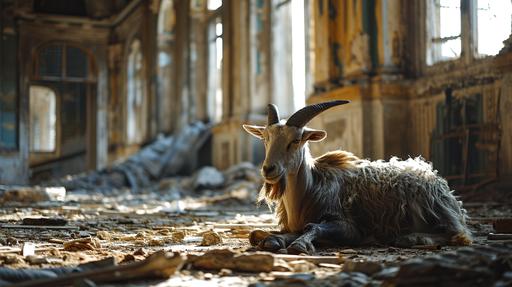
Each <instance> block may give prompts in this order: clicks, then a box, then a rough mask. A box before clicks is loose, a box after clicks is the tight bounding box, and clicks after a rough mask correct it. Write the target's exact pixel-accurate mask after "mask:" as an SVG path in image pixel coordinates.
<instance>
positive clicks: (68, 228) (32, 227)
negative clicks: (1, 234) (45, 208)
mask: <svg viewBox="0 0 512 287" xmlns="http://www.w3.org/2000/svg"><path fill="white" fill-rule="evenodd" d="M0 227H1V228H15V229H16V228H19V229H61V230H78V229H79V228H78V226H74V225H68V226H50V225H21V224H2V225H0Z"/></svg>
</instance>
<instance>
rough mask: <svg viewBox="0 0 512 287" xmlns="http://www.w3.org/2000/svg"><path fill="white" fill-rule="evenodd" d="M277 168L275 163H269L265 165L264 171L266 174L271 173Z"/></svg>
mask: <svg viewBox="0 0 512 287" xmlns="http://www.w3.org/2000/svg"><path fill="white" fill-rule="evenodd" d="M275 169H276V165H275V164H269V165H264V166H263V173H265V174H271V173H272V172H273V171H274V170H275Z"/></svg>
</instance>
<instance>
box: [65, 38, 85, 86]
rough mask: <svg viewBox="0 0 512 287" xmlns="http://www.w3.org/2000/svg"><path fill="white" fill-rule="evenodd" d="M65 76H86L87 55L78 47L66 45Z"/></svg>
mask: <svg viewBox="0 0 512 287" xmlns="http://www.w3.org/2000/svg"><path fill="white" fill-rule="evenodd" d="M66 76H67V77H71V78H81V79H85V78H87V55H86V54H85V53H84V52H83V51H82V49H80V48H75V47H69V46H67V47H66Z"/></svg>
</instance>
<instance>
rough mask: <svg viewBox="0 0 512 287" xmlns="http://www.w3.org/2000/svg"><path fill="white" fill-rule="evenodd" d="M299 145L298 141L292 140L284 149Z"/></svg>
mask: <svg viewBox="0 0 512 287" xmlns="http://www.w3.org/2000/svg"><path fill="white" fill-rule="evenodd" d="M299 143H300V140H293V141H292V142H291V143H289V144H288V146H287V147H286V148H287V149H290V148H291V147H292V145H298V144H299Z"/></svg>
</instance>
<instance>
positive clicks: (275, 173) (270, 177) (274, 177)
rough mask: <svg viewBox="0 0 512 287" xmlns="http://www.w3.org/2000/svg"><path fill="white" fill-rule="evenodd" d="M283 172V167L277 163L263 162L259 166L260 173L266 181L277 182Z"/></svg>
mask: <svg viewBox="0 0 512 287" xmlns="http://www.w3.org/2000/svg"><path fill="white" fill-rule="evenodd" d="M283 174H284V172H283V169H282V168H281V167H280V166H279V165H278V164H263V166H262V168H261V175H262V176H263V178H264V179H265V181H266V182H268V183H272V184H274V183H277V182H278V181H279V180H280V179H281V177H282V176H283Z"/></svg>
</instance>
